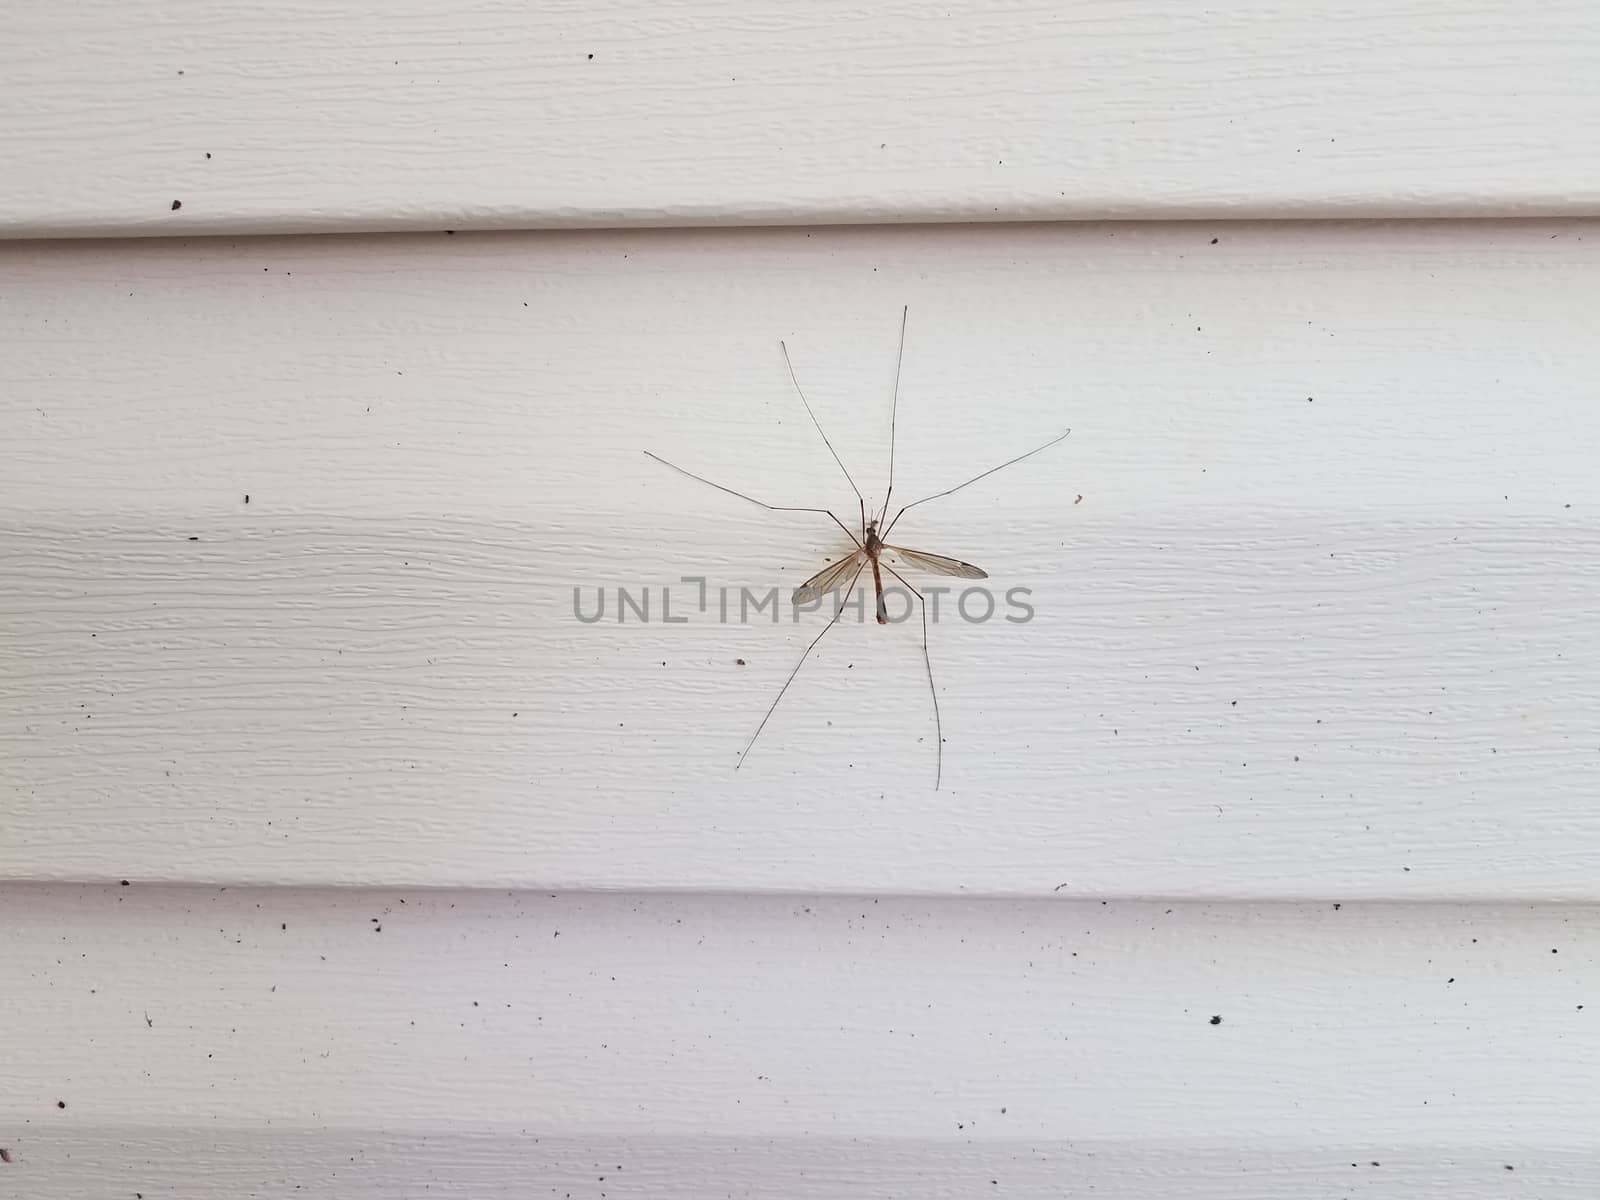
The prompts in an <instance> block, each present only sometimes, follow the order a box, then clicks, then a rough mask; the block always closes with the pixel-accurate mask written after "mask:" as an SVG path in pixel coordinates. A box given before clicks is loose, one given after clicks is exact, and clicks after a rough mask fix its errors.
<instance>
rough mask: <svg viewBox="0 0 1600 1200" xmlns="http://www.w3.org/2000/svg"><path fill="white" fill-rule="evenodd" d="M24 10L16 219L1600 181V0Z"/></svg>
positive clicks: (1592, 193)
mask: <svg viewBox="0 0 1600 1200" xmlns="http://www.w3.org/2000/svg"><path fill="white" fill-rule="evenodd" d="M12 7H13V8H20V9H21V10H22V11H20V12H15V13H12V14H10V19H9V20H8V22H7V27H6V36H5V38H4V41H3V44H0V78H3V80H4V88H3V91H0V162H4V163H5V164H6V169H5V171H4V172H0V231H3V232H8V233H10V234H12V235H14V236H34V237H38V236H58V235H83V234H102V235H104V234H109V233H139V234H188V233H197V232H204V233H217V232H228V233H247V232H255V233H261V232H270V233H283V232H300V233H305V232H326V231H355V232H366V231H371V230H374V229H386V230H400V229H409V230H421V229H444V228H450V229H472V228H475V229H485V228H502V229H503V228H530V227H535V226H565V227H571V226H584V225H587V226H595V225H619V224H626V225H641V224H643V225H662V224H678V225H681V224H687V223H694V224H724V225H725V224H730V223H744V224H749V223H754V224H768V225H770V224H779V223H801V222H823V223H840V222H862V221H873V222H903V221H940V220H1008V219H1018V218H1026V219H1053V218H1073V219H1078V218H1105V217H1130V216H1133V217H1195V216H1206V217H1262V216H1322V217H1326V216H1354V215H1361V216H1369V217H1389V216H1426V215H1433V216H1440V215H1464V214H1471V215H1478V216H1504V215H1509V214H1513V213H1516V214H1524V215H1546V216H1551V215H1588V214H1593V213H1595V212H1596V210H1597V207H1600V156H1597V155H1596V154H1595V152H1594V147H1595V145H1596V144H1597V143H1600V89H1597V88H1595V86H1594V64H1595V62H1596V59H1597V57H1600V8H1597V7H1596V6H1595V5H1594V4H1592V3H1588V2H1586V0H1553V2H1551V3H1545V4H1538V5H1529V4H1525V3H1521V2H1520V0H1472V2H1470V3H1460V2H1459V0H1415V2H1413V3H1411V4H1407V5H1396V4H1394V3H1391V2H1390V0H1310V2H1305V3H1292V4H1284V3H1278V2H1274V0H1250V2H1248V3H1243V4H1235V5H1229V6H1219V7H1212V8H1198V7H1196V6H1195V5H1193V4H1190V3H1186V2H1185V0H1136V2H1133V3H1127V2H1125V0H1080V2H1076V3H1072V4H1067V5H1054V6H1052V5H1040V4H1029V3H1019V2H1018V0H1007V2H1005V3H1000V4H995V3H992V2H990V0H959V2H957V3H947V4H942V5H939V6H938V7H937V8H936V9H930V8H928V7H927V6H924V5H919V4H906V3H899V4H892V5H883V4H878V5H873V4H861V3H854V2H848V0H846V2H832V3H819V4H791V3H783V2H782V0H760V2H758V3H753V4H750V3H722V2H717V0H665V2H663V0H612V2H608V3H591V2H572V0H566V2H563V3H543V4H527V3H520V2H516V0H444V2H443V3H440V2H438V0H428V2H423V0H398V2H393V0H382V2H376V0H335V2H333V3H309V2H307V0H298V2H296V3H289V4H277V5H273V6H270V8H269V9H266V10H259V11H258V10H257V9H253V8H250V7H248V6H238V5H221V4H218V3H217V2H216V0H162V2H161V3H159V4H156V3H151V2H149V0H142V2H135V3H126V2H120V3H119V2H115V0H93V2H90V3H78V4H70V5H66V4H60V5H48V4H25V5H20V6H16V5H14V6H12ZM591 56H592V57H591ZM208 156H209V157H208ZM175 200H176V201H178V202H180V203H181V205H182V207H181V208H180V209H179V210H177V211H173V209H172V204H173V201H175Z"/></svg>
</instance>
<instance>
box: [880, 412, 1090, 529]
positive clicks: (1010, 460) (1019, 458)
mask: <svg viewBox="0 0 1600 1200" xmlns="http://www.w3.org/2000/svg"><path fill="white" fill-rule="evenodd" d="M1071 432H1072V430H1070V429H1069V430H1067V433H1071ZM1067 433H1062V434H1057V435H1056V436H1055V437H1053V438H1051V439H1050V440H1049V441H1048V442H1046V443H1045V444H1044V445H1042V446H1035V447H1034V448H1033V449H1032V450H1029V451H1028V452H1027V453H1026V454H1019V455H1017V456H1016V457H1015V458H1008V459H1006V461H1005V462H1003V463H1001V464H1000V465H999V466H998V467H990V468H989V469H988V470H987V471H985V472H984V473H983V474H982V475H974V476H973V477H972V478H971V479H969V480H967V482H966V483H958V484H956V485H955V487H953V488H945V490H944V491H942V492H935V493H934V494H933V495H931V496H924V497H923V498H922V499H921V500H913V501H912V502H911V503H910V504H907V505H906V506H905V508H902V509H901V510H900V511H899V512H897V513H895V515H894V521H890V522H889V526H888V528H887V529H885V530H884V531H883V532H882V533H880V534H879V535H878V536H879V537H880V538H886V537H888V536H889V530H890V529H893V528H894V525H895V521H898V520H899V519H900V518H901V517H903V516H905V513H906V509H907V508H915V507H916V506H917V505H919V504H926V503H927V502H928V501H929V500H937V499H939V498H940V497H941V496H948V495H950V493H951V492H959V491H960V490H961V489H962V488H964V487H971V486H972V485H973V484H975V483H977V482H978V480H980V479H987V478H989V476H991V475H993V474H994V473H995V472H996V471H1003V470H1005V469H1006V468H1007V467H1009V466H1012V465H1013V464H1015V463H1019V462H1021V461H1022V460H1023V459H1025V458H1032V457H1033V456H1034V455H1035V454H1038V453H1039V452H1040V451H1041V450H1048V449H1050V447H1051V446H1054V445H1055V444H1056V443H1057V442H1059V441H1063V440H1064V439H1065V438H1066V436H1067ZM884 511H888V510H887V509H885V510H884Z"/></svg>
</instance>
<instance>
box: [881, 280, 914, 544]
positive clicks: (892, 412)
mask: <svg viewBox="0 0 1600 1200" xmlns="http://www.w3.org/2000/svg"><path fill="white" fill-rule="evenodd" d="M910 312H911V306H910V305H909V304H906V305H902V306H901V308H900V352H899V353H898V354H896V355H895V360H894V400H893V401H891V402H890V405H889V490H888V491H886V492H884V494H883V511H882V512H881V513H879V514H878V523H879V524H882V523H883V519H884V518H885V517H887V516H888V515H889V497H890V496H892V495H894V427H895V418H896V417H898V416H899V414H900V364H901V363H903V362H905V359H906V316H907V314H908V313H910Z"/></svg>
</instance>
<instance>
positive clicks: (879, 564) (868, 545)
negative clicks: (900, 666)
mask: <svg viewBox="0 0 1600 1200" xmlns="http://www.w3.org/2000/svg"><path fill="white" fill-rule="evenodd" d="M886 555H887V557H888V558H889V559H890V560H891V562H892V561H898V562H899V564H900V565H901V566H904V567H910V568H913V569H917V570H922V571H926V572H927V573H928V574H930V575H953V576H955V577H956V578H958V579H987V578H989V574H988V572H987V571H984V570H983V569H982V568H980V567H975V566H973V565H972V564H971V563H968V562H962V561H961V560H960V559H959V558H946V557H945V556H944V555H942V554H927V553H925V552H923V551H921V550H908V549H907V548H906V547H904V546H891V545H889V544H888V543H887V542H885V541H884V540H883V539H882V538H880V537H879V536H878V522H877V521H875V520H874V521H868V522H867V523H866V526H865V527H864V528H863V529H862V531H861V543H860V546H859V547H858V548H857V549H856V551H855V552H854V553H853V554H847V555H845V557H844V558H842V559H840V560H839V561H838V562H835V563H829V564H828V565H827V566H825V567H823V568H822V570H820V571H818V572H817V573H816V574H815V575H813V576H812V577H811V578H810V579H808V580H806V581H805V582H804V583H802V584H801V585H800V586H799V587H797V588H795V590H794V595H793V596H792V597H791V598H790V603H791V604H793V605H794V606H795V607H796V608H801V607H804V606H805V605H808V604H815V603H816V602H817V601H818V600H820V599H821V598H822V597H823V596H826V595H827V594H828V593H829V592H834V591H838V590H839V587H840V585H841V584H842V583H843V582H844V578H845V576H847V575H849V576H852V577H853V576H854V575H855V573H856V572H857V571H858V570H859V569H860V568H861V567H862V566H863V565H865V564H866V563H871V564H872V588H873V591H874V592H875V593H876V594H877V598H878V606H877V615H878V624H879V625H887V624H888V623H889V610H888V607H887V606H886V605H885V604H884V602H883V575H882V572H883V571H888V572H889V573H890V574H891V575H893V576H894V577H895V578H896V579H899V580H900V582H901V583H905V582H906V581H905V579H904V577H902V576H901V574H900V573H899V572H898V571H896V570H895V569H894V568H893V567H892V566H890V565H889V563H886V562H883V561H882V560H883V558H884V557H885V556H886ZM910 586H911V585H910V584H908V583H907V584H906V587H907V588H910Z"/></svg>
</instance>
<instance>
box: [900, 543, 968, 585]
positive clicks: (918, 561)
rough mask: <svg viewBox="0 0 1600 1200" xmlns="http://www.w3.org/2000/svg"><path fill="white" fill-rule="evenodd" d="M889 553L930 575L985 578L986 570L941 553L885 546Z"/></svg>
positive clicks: (914, 568) (906, 564)
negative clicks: (927, 552)
mask: <svg viewBox="0 0 1600 1200" xmlns="http://www.w3.org/2000/svg"><path fill="white" fill-rule="evenodd" d="M884 550H885V551H887V552H888V553H889V555H890V556H891V557H893V558H895V559H896V560H898V561H899V562H901V563H903V564H904V565H905V566H908V567H910V568H912V569H913V570H917V571H926V572H928V574H930V575H954V576H956V577H957V578H959V579H987V578H989V575H988V573H987V572H986V571H983V570H980V569H979V568H978V567H975V566H973V565H972V564H971V563H965V562H962V561H961V560H960V559H959V558H946V557H945V556H944V555H942V554H926V553H924V552H923V551H921V550H907V549H906V548H905V547H904V546H885V547H884Z"/></svg>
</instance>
